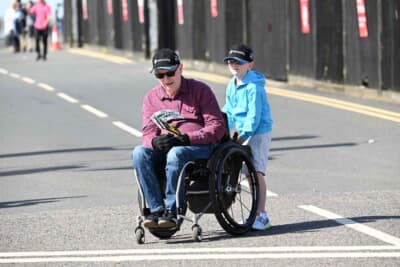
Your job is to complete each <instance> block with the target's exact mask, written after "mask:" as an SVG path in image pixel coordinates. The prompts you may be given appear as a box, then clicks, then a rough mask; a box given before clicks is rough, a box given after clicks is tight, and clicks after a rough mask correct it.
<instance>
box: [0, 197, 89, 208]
mask: <svg viewBox="0 0 400 267" xmlns="http://www.w3.org/2000/svg"><path fill="white" fill-rule="evenodd" d="M83 197H87V196H71V197H53V198H38V199H25V200H18V201H9V202H0V209H7V208H19V207H25V206H32V205H38V204H46V203H53V202H59V201H60V200H63V199H71V198H83Z"/></svg>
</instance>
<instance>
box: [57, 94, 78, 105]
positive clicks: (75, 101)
mask: <svg viewBox="0 0 400 267" xmlns="http://www.w3.org/2000/svg"><path fill="white" fill-rule="evenodd" d="M57 95H58V96H59V97H61V98H62V99H64V100H66V101H68V102H70V103H73V104H75V103H78V102H79V101H78V100H77V99H75V98H73V97H71V96H69V95H67V94H64V93H58V94H57Z"/></svg>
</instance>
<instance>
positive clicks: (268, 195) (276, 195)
mask: <svg viewBox="0 0 400 267" xmlns="http://www.w3.org/2000/svg"><path fill="white" fill-rule="evenodd" d="M267 197H278V194H277V193H274V192H271V191H269V190H267Z"/></svg>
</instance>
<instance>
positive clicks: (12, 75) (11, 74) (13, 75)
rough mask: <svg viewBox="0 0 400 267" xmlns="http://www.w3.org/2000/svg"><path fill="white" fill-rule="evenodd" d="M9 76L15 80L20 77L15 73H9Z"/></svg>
mask: <svg viewBox="0 0 400 267" xmlns="http://www.w3.org/2000/svg"><path fill="white" fill-rule="evenodd" d="M9 75H10V76H11V77H13V78H16V79H18V78H20V77H21V75H19V74H17V73H14V72H10V73H9Z"/></svg>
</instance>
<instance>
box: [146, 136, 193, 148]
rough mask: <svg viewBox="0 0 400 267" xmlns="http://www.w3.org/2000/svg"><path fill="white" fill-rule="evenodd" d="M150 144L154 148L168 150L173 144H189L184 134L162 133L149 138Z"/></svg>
mask: <svg viewBox="0 0 400 267" xmlns="http://www.w3.org/2000/svg"><path fill="white" fill-rule="evenodd" d="M151 145H152V146H153V148H154V149H155V150H160V151H164V152H168V151H169V150H170V149H171V148H172V147H174V146H188V145H190V141H189V137H188V136H187V135H186V134H183V135H172V134H162V135H160V136H156V137H154V138H153V140H151Z"/></svg>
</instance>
